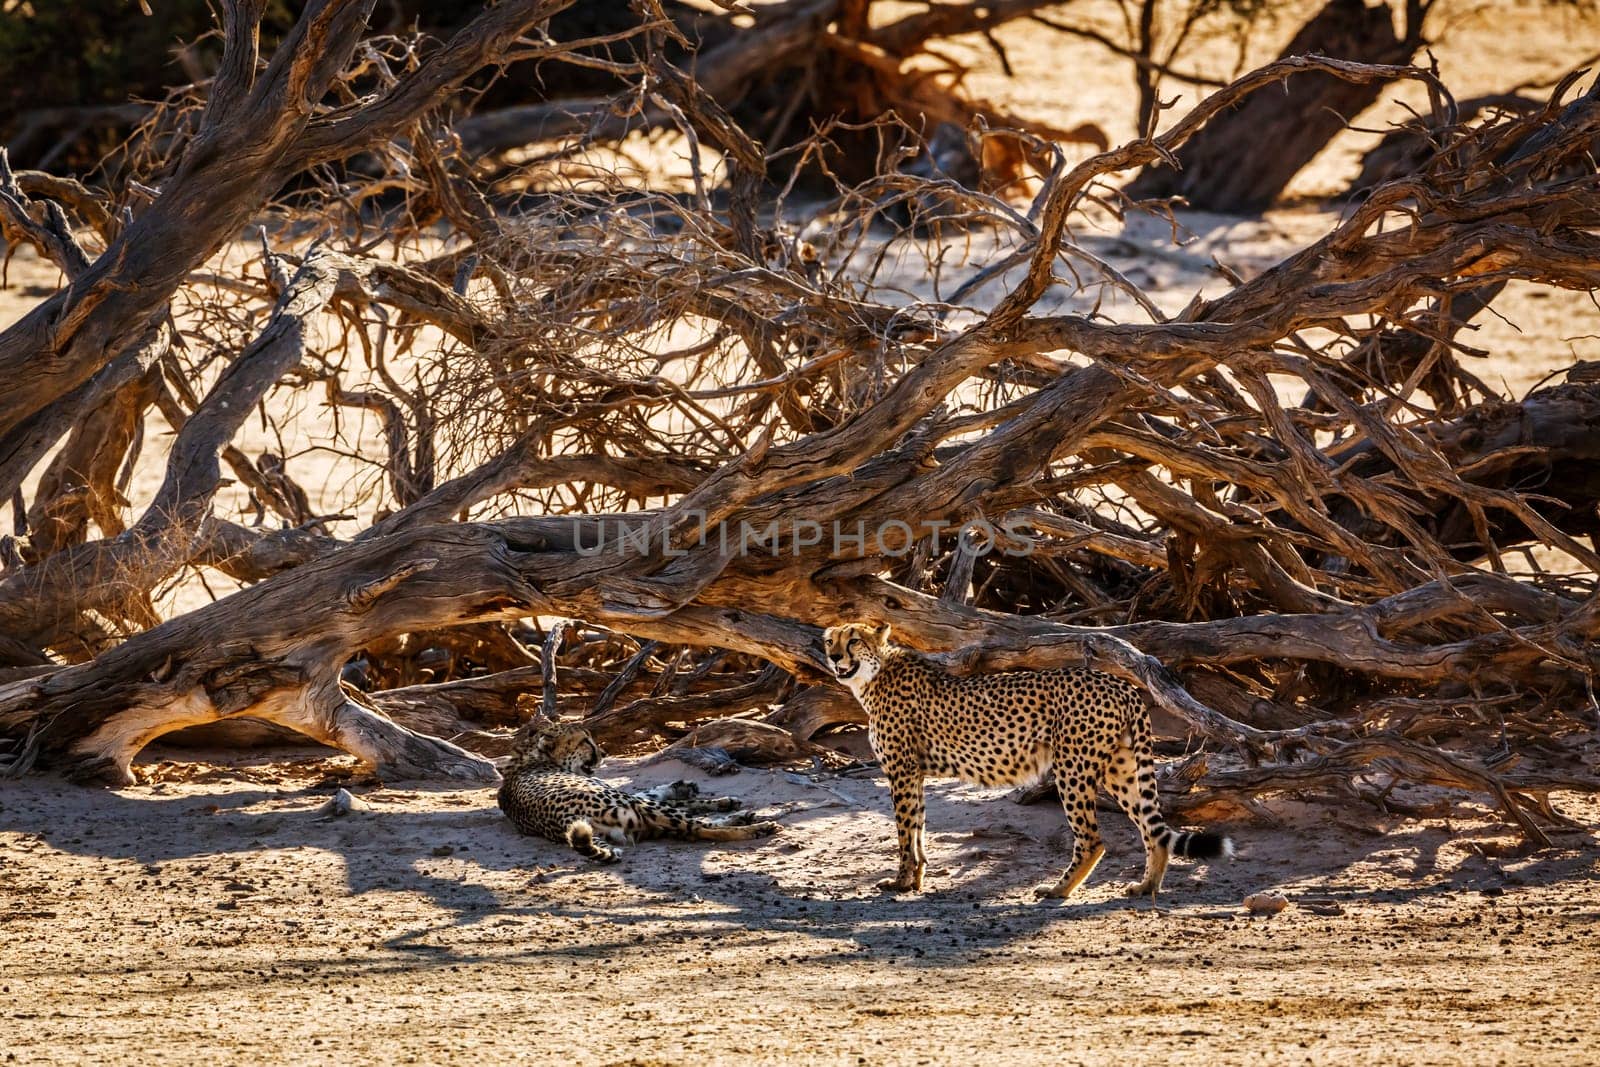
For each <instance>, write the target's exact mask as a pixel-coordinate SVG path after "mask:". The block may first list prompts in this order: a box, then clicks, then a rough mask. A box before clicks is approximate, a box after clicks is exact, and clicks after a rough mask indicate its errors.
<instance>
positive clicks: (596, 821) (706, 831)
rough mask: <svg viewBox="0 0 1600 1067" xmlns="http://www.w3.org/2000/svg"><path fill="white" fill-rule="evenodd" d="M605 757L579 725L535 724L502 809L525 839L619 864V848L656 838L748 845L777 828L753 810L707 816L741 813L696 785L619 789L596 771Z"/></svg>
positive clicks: (518, 754)
mask: <svg viewBox="0 0 1600 1067" xmlns="http://www.w3.org/2000/svg"><path fill="white" fill-rule="evenodd" d="M604 758H605V753H604V752H603V751H602V750H601V748H600V746H599V745H598V744H596V743H595V740H594V738H593V737H591V736H590V735H589V731H588V730H585V729H584V728H583V727H582V726H580V725H578V724H577V723H551V722H547V721H545V720H543V719H535V720H533V721H532V722H530V723H528V725H526V726H524V727H523V728H522V729H521V730H520V731H518V733H517V737H516V740H515V742H514V747H513V749H512V754H511V760H510V762H509V763H508V764H507V766H506V768H505V772H504V773H505V779H504V781H503V782H502V783H501V785H500V795H499V802H500V810H501V811H503V812H505V813H506V817H507V818H509V819H510V820H511V824H512V825H513V826H515V827H516V828H517V830H518V831H519V832H520V833H524V834H531V835H534V836H538V837H543V838H546V839H547V840H550V841H555V842H558V843H560V842H564V843H566V844H568V845H570V846H571V847H572V848H574V849H576V850H577V851H578V853H579V854H581V855H584V856H587V857H589V858H590V859H594V860H599V861H600V862H602V863H615V862H616V861H617V859H618V858H619V857H620V856H621V854H622V853H621V852H620V851H619V850H618V849H616V848H614V847H613V845H622V844H629V845H631V844H632V843H633V842H635V841H638V840H643V839H647V838H652V837H676V838H682V839H684V840H686V841H744V840H747V839H749V838H753V837H768V836H770V835H772V834H774V833H776V832H777V830H778V824H777V823H775V822H757V821H756V820H755V816H754V815H753V814H751V813H749V812H740V813H739V814H737V815H732V816H729V817H727V818H725V819H721V820H715V821H714V820H710V819H704V818H700V816H702V815H705V814H707V813H710V812H730V811H733V810H734V809H736V808H738V807H739V801H737V800H735V799H734V798H732V797H702V796H700V795H699V793H700V787H699V786H697V785H695V784H694V783H693V782H673V783H672V784H670V785H664V786H660V787H659V788H657V789H654V790H650V791H648V792H645V793H628V792H624V791H623V790H621V789H615V788H613V787H611V786H609V785H606V784H605V783H604V782H602V781H600V780H599V779H597V778H593V777H591V774H592V772H593V771H594V769H595V768H596V767H598V766H599V765H600V761H601V760H603V759H604Z"/></svg>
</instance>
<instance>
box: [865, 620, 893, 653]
mask: <svg viewBox="0 0 1600 1067" xmlns="http://www.w3.org/2000/svg"><path fill="white" fill-rule="evenodd" d="M867 633H869V634H871V635H872V640H873V642H874V643H875V644H877V645H878V646H879V647H880V648H881V647H882V646H884V645H887V644H888V643H889V624H888V623H884V624H882V625H881V626H869V627H867Z"/></svg>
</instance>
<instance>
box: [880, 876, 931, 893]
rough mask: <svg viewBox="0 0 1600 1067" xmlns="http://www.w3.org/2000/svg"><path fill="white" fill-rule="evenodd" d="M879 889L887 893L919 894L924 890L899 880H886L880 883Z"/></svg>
mask: <svg viewBox="0 0 1600 1067" xmlns="http://www.w3.org/2000/svg"><path fill="white" fill-rule="evenodd" d="M878 888H879V889H881V890H883V891H884V892H885V893H917V892H920V891H921V889H922V887H921V886H919V885H916V884H914V883H912V882H907V881H903V880H901V879H899V878H885V879H884V880H883V881H881V882H879V883H878Z"/></svg>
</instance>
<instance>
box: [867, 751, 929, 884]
mask: <svg viewBox="0 0 1600 1067" xmlns="http://www.w3.org/2000/svg"><path fill="white" fill-rule="evenodd" d="M884 773H885V774H887V775H888V776H889V798H890V799H891V800H892V801H893V802H894V829H895V835H896V836H897V837H898V839H899V842H900V869H899V872H898V873H896V875H895V876H894V877H893V878H891V879H889V880H887V881H883V882H879V883H878V888H879V889H881V890H883V891H884V892H886V893H920V892H922V872H923V870H924V868H926V867H927V864H928V859H927V855H926V853H925V852H924V850H923V840H922V839H923V827H924V825H925V823H926V821H927V813H926V810H925V809H924V807H923V800H922V770H921V768H918V767H912V766H904V765H895V766H892V767H891V766H889V765H887V764H886V765H885V766H884Z"/></svg>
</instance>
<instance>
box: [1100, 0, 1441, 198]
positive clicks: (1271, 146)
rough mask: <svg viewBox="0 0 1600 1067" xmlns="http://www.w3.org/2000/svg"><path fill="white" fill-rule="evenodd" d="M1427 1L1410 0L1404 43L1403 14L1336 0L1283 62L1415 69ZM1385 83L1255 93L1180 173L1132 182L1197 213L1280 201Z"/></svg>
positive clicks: (1220, 122) (1309, 84)
mask: <svg viewBox="0 0 1600 1067" xmlns="http://www.w3.org/2000/svg"><path fill="white" fill-rule="evenodd" d="M1425 12H1426V5H1425V4H1421V3H1419V2H1417V0H1409V2H1408V3H1407V4H1406V12H1405V21H1406V29H1405V36H1404V37H1403V38H1401V37H1397V36H1396V35H1395V31H1394V23H1393V13H1392V11H1391V10H1390V9H1389V8H1388V7H1386V6H1384V5H1381V4H1380V5H1379V6H1377V7H1373V8H1369V7H1367V6H1366V5H1365V4H1364V3H1363V2H1362V0H1329V2H1328V4H1327V5H1326V6H1325V7H1323V9H1322V10H1321V11H1319V12H1318V13H1317V15H1316V16H1315V17H1314V18H1313V19H1311V21H1310V22H1307V23H1306V24H1305V25H1304V26H1302V27H1301V28H1300V32H1299V33H1297V34H1295V36H1294V40H1292V41H1290V42H1289V44H1288V46H1287V47H1286V48H1284V50H1283V53H1282V56H1283V57H1287V56H1299V55H1322V56H1331V57H1333V58H1336V59H1351V60H1357V61H1360V62H1365V63H1405V62H1407V61H1409V60H1410V58H1411V56H1412V54H1413V53H1414V52H1415V51H1416V50H1417V48H1418V47H1419V46H1420V45H1421V43H1422V37H1421V30H1422V18H1423V15H1424V14H1425ZM1383 87H1384V83H1382V82H1379V81H1362V82H1350V81H1344V80H1342V79H1340V78H1336V77H1334V76H1333V75H1331V74H1321V73H1309V74H1300V75H1296V76H1295V77H1293V78H1291V79H1289V80H1288V81H1287V82H1285V83H1284V91H1283V92H1267V93H1255V94H1253V95H1251V96H1250V97H1249V98H1247V99H1246V100H1245V101H1244V102H1243V103H1241V104H1240V105H1239V106H1238V107H1236V108H1234V109H1233V110H1231V111H1225V112H1223V113H1222V114H1220V115H1218V116H1217V117H1216V118H1214V119H1212V120H1211V122H1210V123H1209V124H1208V125H1207V126H1206V128H1205V129H1203V130H1201V131H1200V133H1199V135H1197V136H1196V137H1195V138H1194V139H1193V140H1191V141H1190V142H1189V143H1188V144H1186V145H1185V146H1184V147H1183V148H1182V149H1181V150H1180V151H1179V152H1178V156H1177V158H1178V162H1179V164H1180V165H1181V168H1182V169H1180V170H1174V169H1173V168H1172V167H1170V166H1168V165H1166V164H1158V165H1156V166H1151V167H1146V168H1145V169H1144V170H1143V171H1142V172H1141V173H1140V174H1139V176H1138V177H1137V178H1135V179H1134V180H1133V181H1132V182H1131V183H1129V185H1128V186H1127V190H1126V191H1127V193H1128V195H1130V196H1133V197H1135V198H1139V199H1144V198H1147V197H1157V196H1182V197H1185V198H1187V199H1188V201H1189V202H1190V203H1191V204H1192V205H1194V206H1195V207H1197V208H1201V209H1203V210H1206V211H1223V212H1229V213H1235V214H1245V213H1249V212H1254V211H1260V210H1262V209H1263V208H1265V207H1268V206H1269V205H1271V204H1272V202H1273V201H1274V200H1276V199H1277V198H1278V195H1279V194H1280V193H1282V192H1283V190H1284V188H1285V187H1286V186H1287V185H1288V184H1289V182H1290V181H1291V180H1292V179H1293V178H1294V176H1295V175H1296V174H1298V173H1300V171H1301V169H1302V168H1304V167H1305V165H1306V164H1307V163H1310V162H1311V160H1312V159H1313V158H1315V156H1316V155H1317V153H1318V152H1320V151H1322V149H1323V148H1324V147H1326V146H1327V144H1328V142H1329V141H1331V140H1333V138H1334V137H1335V136H1337V135H1338V133H1339V131H1340V130H1342V129H1344V127H1345V125H1346V123H1348V122H1349V121H1350V120H1351V119H1352V118H1354V117H1355V116H1356V115H1358V114H1360V113H1361V112H1362V111H1363V110H1365V109H1366V108H1367V107H1369V106H1370V105H1371V104H1372V103H1373V101H1375V100H1377V98H1378V95H1379V94H1380V93H1381V92H1382V91H1383Z"/></svg>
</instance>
